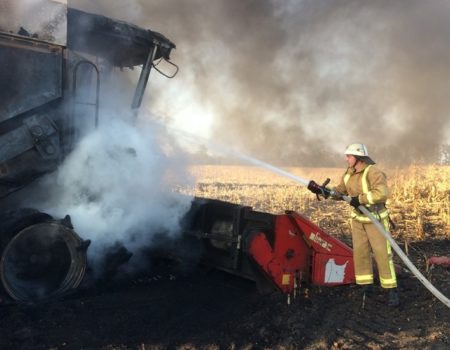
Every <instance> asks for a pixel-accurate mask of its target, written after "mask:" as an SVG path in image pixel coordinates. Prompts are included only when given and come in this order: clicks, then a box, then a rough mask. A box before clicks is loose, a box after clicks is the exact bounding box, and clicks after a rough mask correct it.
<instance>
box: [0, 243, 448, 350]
mask: <svg viewBox="0 0 450 350" xmlns="http://www.w3.org/2000/svg"><path fill="white" fill-rule="evenodd" d="M449 252H450V241H449V240H439V241H423V242H416V243H412V244H410V245H409V254H410V257H411V259H412V260H413V262H414V263H415V264H416V265H417V266H418V268H419V269H421V271H424V272H425V271H426V266H425V261H426V257H429V256H433V255H448V254H449ZM425 274H426V275H427V277H429V278H430V280H431V281H432V283H433V284H434V285H435V286H436V287H437V288H438V289H439V290H441V292H443V293H444V294H445V295H446V296H450V269H448V268H445V267H442V266H434V267H433V268H431V269H429V270H428V272H425ZM399 282H400V286H401V287H400V288H401V306H400V307H399V308H394V309H392V308H388V307H387V306H386V303H385V297H386V295H385V294H384V293H383V292H382V291H381V290H377V293H376V294H375V296H374V297H373V298H371V299H367V300H366V301H365V303H364V304H363V302H362V301H363V300H362V297H361V293H360V290H359V289H358V288H357V287H356V286H341V287H334V288H324V287H322V288H317V287H316V288H314V287H312V288H308V287H306V286H305V287H304V288H303V289H302V293H301V295H299V296H298V297H297V298H296V299H295V300H294V301H293V302H292V303H291V305H287V303H286V298H285V297H284V296H283V295H281V294H279V293H270V294H260V293H258V291H257V290H256V287H255V285H254V284H253V283H252V282H249V281H246V280H242V279H239V278H237V277H234V276H230V275H227V274H225V273H222V272H217V271H211V270H204V269H201V268H196V269H195V270H190V271H180V269H179V268H176V267H175V268H174V267H173V266H171V265H168V264H166V263H161V264H158V265H155V266H153V269H152V271H151V273H149V274H148V275H146V276H141V277H140V278H135V279H133V280H128V281H122V282H120V283H117V282H116V283H114V284H111V285H107V284H105V283H103V284H101V285H97V286H96V287H91V288H87V289H83V290H80V291H78V292H76V293H75V294H73V295H71V296H69V297H66V298H65V299H63V300H57V301H54V302H51V303H46V304H41V305H8V304H5V303H3V304H2V306H0V349H449V348H450V309H449V308H447V307H446V306H445V305H443V304H442V303H441V302H439V301H438V300H437V299H436V298H433V297H432V295H431V294H430V293H429V292H428V291H427V290H426V289H425V288H424V287H423V286H422V285H421V284H420V282H419V281H418V280H417V279H416V278H414V277H412V276H411V275H410V274H408V273H406V272H405V273H403V274H402V275H401V276H399Z"/></svg>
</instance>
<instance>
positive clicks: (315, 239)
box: [309, 232, 333, 252]
mask: <svg viewBox="0 0 450 350" xmlns="http://www.w3.org/2000/svg"><path fill="white" fill-rule="evenodd" d="M309 239H310V240H311V241H312V242H314V243H317V244H318V245H320V246H321V247H322V248H323V249H326V250H328V251H329V252H330V251H331V248H333V245H332V244H331V243H329V242H327V241H326V240H325V239H323V238H322V237H320V233H319V232H317V233H314V232H311V234H310V235H309Z"/></svg>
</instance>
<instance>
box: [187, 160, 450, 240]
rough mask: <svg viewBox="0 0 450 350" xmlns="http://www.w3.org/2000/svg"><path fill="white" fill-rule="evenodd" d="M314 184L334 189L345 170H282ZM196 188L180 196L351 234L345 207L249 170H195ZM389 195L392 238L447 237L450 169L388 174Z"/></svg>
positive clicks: (423, 168)
mask: <svg viewBox="0 0 450 350" xmlns="http://www.w3.org/2000/svg"><path fill="white" fill-rule="evenodd" d="M284 170H287V171H288V172H290V173H292V174H295V175H297V176H299V177H301V178H304V179H314V180H316V181H317V182H321V181H323V180H325V178H327V177H329V178H331V183H330V185H333V184H337V182H338V181H339V179H340V177H341V175H342V173H343V169H335V168H327V169H325V168H285V169H284ZM190 172H191V173H192V174H193V176H195V177H196V179H197V185H196V187H195V188H190V189H183V192H184V193H188V194H191V195H195V196H198V197H206V198H214V199H220V200H224V201H228V202H232V203H237V204H241V205H248V206H251V207H253V209H254V210H258V211H264V212H269V213H274V214H277V213H283V212H284V211H285V210H295V211H298V212H300V213H302V214H304V215H306V216H307V217H309V218H310V219H311V220H312V221H313V222H315V223H316V224H318V225H319V226H321V227H322V228H323V229H325V230H326V231H328V232H330V233H334V234H340V235H342V234H344V235H345V234H348V233H349V232H350V226H349V224H350V222H349V213H350V209H349V206H348V205H347V204H346V203H344V202H335V201H332V200H327V201H320V202H319V201H317V199H316V197H315V196H314V195H313V194H312V193H310V192H309V191H308V190H307V189H306V188H305V187H304V186H303V185H301V184H297V183H295V182H294V181H293V180H290V179H287V178H284V177H281V176H280V175H277V174H274V173H272V172H269V171H267V170H264V169H260V168H256V167H251V166H248V167H246V166H194V167H192V168H191V169H190ZM386 173H387V175H388V179H389V185H390V189H391V193H392V195H391V198H390V200H389V201H388V207H389V208H390V210H391V214H392V215H391V217H392V218H393V220H394V222H395V223H396V225H397V229H396V230H394V231H393V235H394V236H401V237H403V238H404V239H424V238H425V237H430V238H431V237H438V236H440V237H442V236H444V237H450V167H449V166H410V167H408V168H403V169H396V170H388V171H386Z"/></svg>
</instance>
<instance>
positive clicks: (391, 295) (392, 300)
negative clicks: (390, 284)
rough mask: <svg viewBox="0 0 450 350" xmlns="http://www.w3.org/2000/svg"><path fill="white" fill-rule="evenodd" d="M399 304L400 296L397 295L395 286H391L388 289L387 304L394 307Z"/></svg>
mask: <svg viewBox="0 0 450 350" xmlns="http://www.w3.org/2000/svg"><path fill="white" fill-rule="evenodd" d="M399 304H400V298H399V296H398V290H397V288H391V289H389V291H388V305H389V306H392V307H395V306H398V305H399Z"/></svg>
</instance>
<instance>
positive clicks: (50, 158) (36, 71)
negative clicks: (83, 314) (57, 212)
mask: <svg viewBox="0 0 450 350" xmlns="http://www.w3.org/2000/svg"><path fill="white" fill-rule="evenodd" d="M174 48H175V45H174V44H173V43H172V42H171V41H170V40H169V39H167V38H166V37H164V36H163V35H162V34H160V33H157V32H153V31H151V30H147V29H143V28H140V27H137V26H135V25H133V24H130V23H126V22H123V21H118V20H114V19H111V18H107V17H104V16H100V15H96V14H91V13H86V12H83V11H80V10H77V9H73V8H69V7H68V6H67V1H65V0H58V1H56V0H40V1H35V2H29V1H21V0H4V1H2V3H1V4H0V208H1V211H0V217H1V219H2V221H1V227H0V257H1V260H0V276H1V282H2V285H3V289H4V290H6V291H7V293H8V294H9V296H10V297H12V298H13V299H16V300H19V301H30V300H31V301H33V300H36V299H46V298H49V297H53V296H55V295H59V294H61V293H65V292H66V291H68V290H71V289H73V288H76V287H77V285H78V284H79V282H80V281H81V279H82V276H83V274H84V271H85V265H86V249H87V246H88V245H89V244H88V242H83V240H81V239H80V237H78V235H77V234H76V233H75V231H74V230H73V227H72V225H71V223H70V217H66V218H65V219H62V220H55V219H54V218H52V217H51V216H50V215H47V214H45V213H41V212H39V210H35V209H23V208H20V207H15V206H14V205H15V204H13V201H12V200H11V196H12V194H13V193H14V195H16V194H17V193H20V195H21V196H23V197H26V196H27V189H28V188H29V186H28V185H29V184H30V183H31V182H33V181H34V180H35V179H36V178H38V177H40V176H42V175H43V174H46V173H49V172H52V171H54V170H56V168H57V167H58V165H59V164H60V163H61V162H62V160H63V159H64V158H65V156H66V155H67V154H68V153H69V152H70V151H71V150H72V149H73V148H74V146H75V145H76V143H77V140H78V139H79V138H80V137H81V136H82V135H83V133H85V132H87V131H88V130H91V129H92V128H95V127H97V126H98V125H99V123H102V120H100V117H99V110H100V108H101V106H102V101H106V102H104V103H105V104H106V103H112V101H113V100H114V98H113V97H111V95H108V94H110V91H109V90H108V89H109V88H108V87H107V85H113V84H104V83H105V82H107V81H108V79H111V77H115V76H116V75H117V74H123V73H121V72H122V71H123V70H124V68H131V69H133V68H134V67H136V66H142V70H141V72H140V75H139V76H138V77H135V78H136V80H137V81H136V82H135V86H134V87H132V88H131V89H126V90H131V92H130V100H129V104H128V106H129V107H131V109H132V110H133V111H134V115H135V114H136V113H137V110H138V109H139V107H140V105H141V102H142V99H143V96H144V92H145V89H146V84H147V80H148V78H149V74H150V70H151V68H152V67H153V66H155V64H154V62H155V60H165V61H168V62H170V53H171V51H172V49H174ZM175 67H176V66H175ZM175 73H176V72H175ZM125 74H126V72H125ZM125 80H126V81H127V82H128V84H130V83H129V82H130V81H131V79H130V77H129V76H127V77H126V79H123V81H125ZM116 85H117V84H116ZM124 90H125V89H124ZM128 109H129V110H130V108H128ZM130 114H131V115H133V113H130ZM61 247H63V248H61ZM64 247H65V248H64ZM43 256H44V257H45V259H43V258H42V257H43ZM54 268H56V269H57V270H58V273H57V274H56V275H55V274H53V275H50V274H51V271H53V270H54ZM38 276H39V277H38ZM55 276H56V277H55ZM32 290H34V291H36V290H38V291H39V293H37V294H36V293H35V292H31V291H32Z"/></svg>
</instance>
